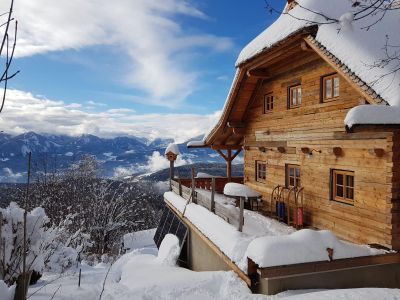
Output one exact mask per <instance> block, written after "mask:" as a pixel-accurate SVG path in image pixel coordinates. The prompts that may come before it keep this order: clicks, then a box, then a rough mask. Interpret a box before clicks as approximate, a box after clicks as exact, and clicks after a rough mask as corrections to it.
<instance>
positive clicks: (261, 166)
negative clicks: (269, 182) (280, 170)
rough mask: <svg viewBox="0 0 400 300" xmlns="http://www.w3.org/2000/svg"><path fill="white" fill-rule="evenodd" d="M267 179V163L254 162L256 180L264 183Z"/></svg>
mask: <svg viewBox="0 0 400 300" xmlns="http://www.w3.org/2000/svg"><path fill="white" fill-rule="evenodd" d="M265 179H267V163H266V162H263V161H258V160H257V161H256V180H257V181H265Z"/></svg>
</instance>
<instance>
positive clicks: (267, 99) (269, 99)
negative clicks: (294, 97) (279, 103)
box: [264, 94, 274, 114]
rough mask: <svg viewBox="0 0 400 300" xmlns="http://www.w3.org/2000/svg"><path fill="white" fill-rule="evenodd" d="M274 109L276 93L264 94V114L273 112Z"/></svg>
mask: <svg viewBox="0 0 400 300" xmlns="http://www.w3.org/2000/svg"><path fill="white" fill-rule="evenodd" d="M273 109H274V95H273V94H266V95H264V114H266V113H269V112H271V111H272V110H273Z"/></svg>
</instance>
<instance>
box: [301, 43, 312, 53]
mask: <svg viewBox="0 0 400 300" xmlns="http://www.w3.org/2000/svg"><path fill="white" fill-rule="evenodd" d="M300 48H301V50H303V51H313V49H311V47H310V46H309V45H308V44H307V43H306V41H301V43H300Z"/></svg>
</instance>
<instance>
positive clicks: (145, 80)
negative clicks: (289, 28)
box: [0, 0, 285, 138]
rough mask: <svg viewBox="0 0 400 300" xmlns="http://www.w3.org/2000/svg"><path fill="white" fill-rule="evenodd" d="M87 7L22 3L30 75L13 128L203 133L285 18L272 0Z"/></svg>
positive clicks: (13, 94) (21, 45)
mask: <svg viewBox="0 0 400 300" xmlns="http://www.w3.org/2000/svg"><path fill="white" fill-rule="evenodd" d="M274 2H275V3H276V7H277V8H278V9H282V8H283V6H284V3H285V1H274ZM84 3H85V4H84V5H82V2H80V1H79V0H59V1H58V3H57V5H54V1H52V0H35V1H32V0H19V1H17V5H16V8H15V16H16V18H17V19H18V20H19V24H20V30H19V40H18V44H17V51H18V52H17V59H15V61H14V65H13V67H14V69H17V70H21V73H20V74H19V75H18V76H17V77H16V78H15V79H13V80H12V81H11V82H10V93H9V94H8V95H9V99H8V100H9V101H8V102H7V103H6V109H5V111H4V113H3V114H2V117H3V118H5V119H4V120H6V119H7V118H8V124H9V125H7V126H8V127H9V128H7V126H6V127H5V128H6V131H10V132H11V133H15V134H17V133H21V132H22V131H25V130H35V131H38V132H42V133H46V131H48V132H47V133H65V134H73V135H76V134H82V133H93V134H97V135H100V136H101V135H102V136H106V137H107V136H115V135H125V134H126V135H141V136H146V137H149V138H155V137H160V136H161V137H162V136H168V132H169V131H170V134H169V135H170V137H175V138H177V137H178V136H182V137H185V138H188V137H190V136H191V135H197V134H199V133H200V132H204V130H206V129H207V128H209V126H210V125H212V124H210V123H212V122H215V120H216V119H217V117H218V111H220V110H221V109H222V106H223V104H224V101H225V98H226V95H227V93H228V90H229V87H230V85H231V81H232V78H233V75H234V72H235V69H234V63H235V60H236V58H237V55H238V54H239V52H240V50H241V49H242V48H243V47H244V46H245V45H246V44H247V43H248V42H249V41H250V40H251V39H252V38H254V37H255V36H256V35H258V34H259V33H260V32H261V31H262V30H263V29H265V28H266V27H267V26H268V25H269V24H270V23H271V22H273V20H275V19H276V18H277V16H276V15H270V14H269V13H268V12H267V10H266V9H265V2H264V1H263V0H253V1H244V0H239V1H234V2H233V1H227V0H218V1H212V0H208V1H205V0H201V1H195V2H194V1H182V0H165V1H162V2H160V1H156V0H135V1H133V0H115V1H111V2H110V1H106V0H87V1H85V2H84ZM110 3H112V5H111V4H110ZM4 5H5V4H4V1H3V4H1V5H0V6H3V7H4ZM3 7H1V8H3ZM25 98H26V99H25ZM24 101H25V102H24ZM24 103H25V105H24ZM46 103H47V104H46ZM7 104H8V109H7ZM46 105H47V106H46ZM38 107H39V108H40V113H38V114H35V116H33V117H32V116H30V115H29V111H30V112H31V113H33V112H35V109H38ZM49 107H50V109H49ZM57 112H58V113H60V114H62V115H63V116H64V117H68V122H67V123H68V124H63V122H64V121H65V119H63V118H62V117H60V116H58V115H57ZM18 115H19V116H20V117H19V118H20V120H19V118H18ZM46 115H47V117H46ZM149 116H151V117H149ZM157 117H158V118H159V123H157ZM73 118H75V119H73ZM79 118H81V119H79ZM107 118H109V119H110V120H111V121H110V122H108V121H107V120H106V119H107ZM71 119H73V120H76V122H72V123H71V122H70V120H71ZM89 119H90V120H91V121H90V122H89V121H88V120H89ZM149 119H151V122H148V120H149ZM10 120H11V121H10ZM32 120H33V121H34V122H33V121H32ZM174 120H176V122H174ZM189 120H191V122H188V121H189ZM193 120H197V123H196V122H194V121H193ZM79 122H80V123H79ZM121 122H122V125H121V124H120V123H121ZM0 123H1V121H0ZM70 123H71V124H70ZM133 123H135V124H133ZM163 123H164V124H171V123H176V126H179V128H177V129H176V130H175V129H174V127H173V126H163V125H162V124H163ZM50 124H53V125H54V126H49V125H50ZM141 124H143V130H141V126H140V125H141ZM79 125H81V126H79ZM134 125H135V126H134ZM102 126H103V127H102ZM113 126H114V127H115V128H112V127H113ZM132 126H133V127H132ZM182 127H186V129H188V130H187V132H186V133H185V134H184V133H183V131H182ZM194 127H196V128H194ZM7 129H8V130H7ZM178 129H180V130H178ZM168 130H169V131H168Z"/></svg>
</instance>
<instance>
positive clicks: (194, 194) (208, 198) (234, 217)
mask: <svg viewBox="0 0 400 300" xmlns="http://www.w3.org/2000/svg"><path fill="white" fill-rule="evenodd" d="M228 182H235V183H243V177H232V178H231V180H230V181H228V178H226V177H213V178H193V179H188V178H185V179H174V180H172V182H171V187H172V190H173V191H174V192H175V193H176V194H178V195H180V196H181V197H183V198H184V199H186V200H187V202H188V203H189V202H193V203H196V204H198V205H201V206H203V207H205V208H207V209H208V210H209V211H210V212H212V213H214V214H216V215H218V216H219V217H221V218H223V219H224V220H225V221H227V222H228V223H229V224H232V225H234V226H236V227H238V228H239V229H241V227H242V225H243V220H242V222H240V215H241V214H240V211H239V208H237V207H236V205H235V202H236V200H235V199H232V198H229V197H226V196H224V195H223V191H224V187H225V184H227V183H228Z"/></svg>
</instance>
